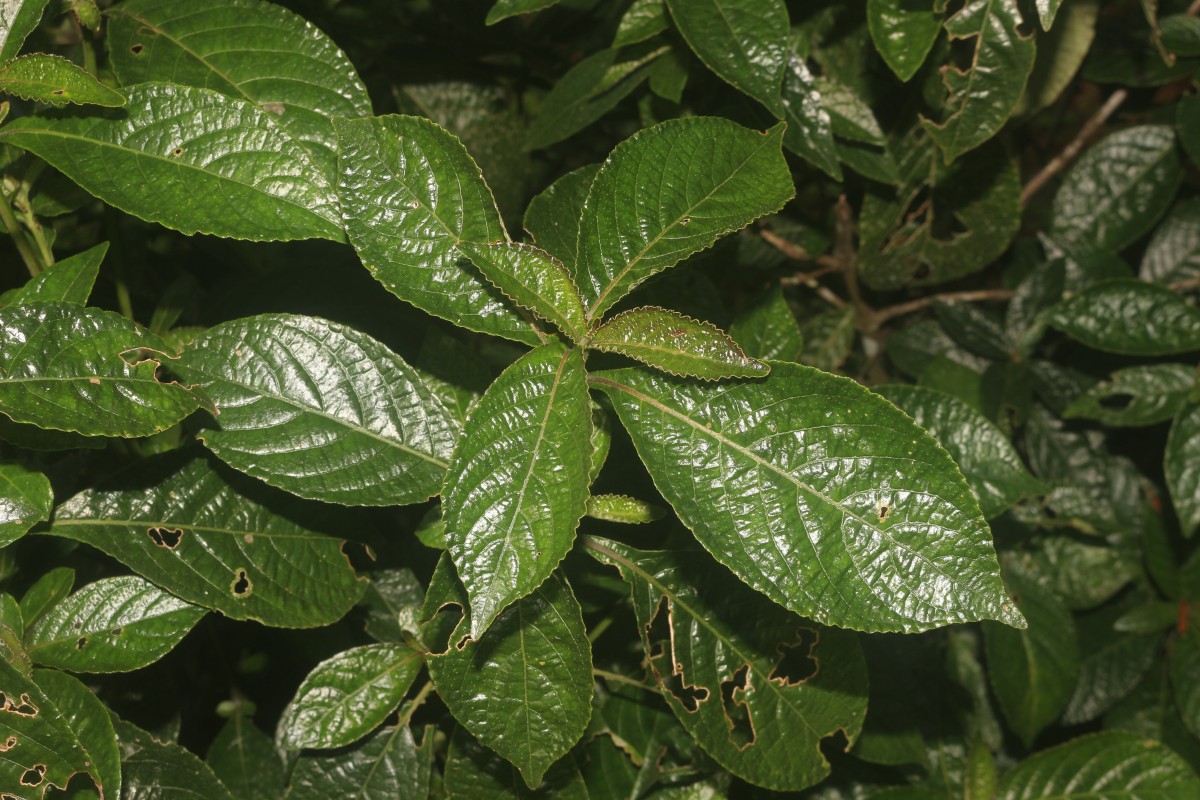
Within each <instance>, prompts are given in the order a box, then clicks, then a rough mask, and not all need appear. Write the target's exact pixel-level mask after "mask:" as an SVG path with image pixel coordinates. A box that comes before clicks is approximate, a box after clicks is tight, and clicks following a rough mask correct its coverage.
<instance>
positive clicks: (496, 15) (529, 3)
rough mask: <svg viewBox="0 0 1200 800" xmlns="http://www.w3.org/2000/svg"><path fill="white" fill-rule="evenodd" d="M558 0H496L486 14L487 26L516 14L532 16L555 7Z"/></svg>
mask: <svg viewBox="0 0 1200 800" xmlns="http://www.w3.org/2000/svg"><path fill="white" fill-rule="evenodd" d="M558 2H559V0H496V3H495V4H494V5H493V6H492V10H491V11H489V12H488V15H487V19H486V20H485V21H484V22H485V23H486V24H487V25H495V24H496V23H497V22H500V21H501V20H506V19H508V18H509V17H515V16H517V15H518V14H532V13H534V12H535V11H541V10H543V9H546V8H550V6H553V5H557V4H558Z"/></svg>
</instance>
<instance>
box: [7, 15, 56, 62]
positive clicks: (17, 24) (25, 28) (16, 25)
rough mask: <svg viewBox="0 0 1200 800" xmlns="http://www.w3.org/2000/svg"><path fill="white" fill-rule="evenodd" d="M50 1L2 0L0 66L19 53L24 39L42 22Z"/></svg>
mask: <svg viewBox="0 0 1200 800" xmlns="http://www.w3.org/2000/svg"><path fill="white" fill-rule="evenodd" d="M49 2H50V0H4V2H0V64H3V63H4V62H6V61H8V60H9V59H11V58H15V57H16V55H17V53H19V52H21V45H23V44H24V43H25V38H26V37H27V36H29V34H31V33H33V31H34V29H35V28H36V27H37V26H38V23H39V22H41V21H42V12H43V11H44V10H45V9H46V5H47V4H48V3H49Z"/></svg>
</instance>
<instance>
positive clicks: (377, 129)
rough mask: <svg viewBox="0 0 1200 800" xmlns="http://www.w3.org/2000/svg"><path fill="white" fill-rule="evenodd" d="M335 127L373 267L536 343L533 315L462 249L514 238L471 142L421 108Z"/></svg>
mask: <svg viewBox="0 0 1200 800" xmlns="http://www.w3.org/2000/svg"><path fill="white" fill-rule="evenodd" d="M334 127H335V128H336V129H337V134H338V143H339V147H340V150H339V155H338V171H339V179H338V194H339V197H340V199H341V202H342V211H343V213H344V214H345V215H346V218H347V223H346V232H347V233H348V234H349V236H350V243H351V244H353V245H354V248H355V250H357V251H358V255H359V258H361V259H362V261H363V263H364V264H365V265H366V267H367V269H369V270H370V271H371V274H372V275H374V276H375V278H376V279H377V280H378V281H379V282H380V283H382V284H383V285H384V286H385V287H387V289H388V291H390V292H392V293H393V294H394V295H396V296H397V297H399V298H400V299H401V300H406V301H407V302H410V303H412V304H413V305H415V306H416V307H417V308H420V309H422V310H424V311H428V312H429V313H430V314H433V315H434V316H438V317H441V318H443V319H448V320H450V321H451V322H453V323H455V324H456V325H461V326H463V327H465V328H469V329H470V330H474V331H480V332H482V333H491V334H495V335H497V336H504V337H507V338H510V339H515V340H517V341H521V342H526V343H528V344H536V343H537V342H538V337H537V335H536V334H535V333H534V332H533V330H532V329H531V328H530V326H529V323H528V322H526V320H525V319H523V318H522V317H521V316H520V315H519V314H518V313H517V310H516V309H515V308H513V307H512V305H511V304H509V303H508V302H507V301H505V300H504V298H503V296H502V295H501V294H500V292H499V291H497V290H496V289H495V288H493V287H492V286H491V284H489V283H487V281H485V280H483V278H482V277H481V276H480V275H479V273H478V271H477V270H476V269H475V268H474V267H472V266H471V264H470V262H469V261H468V260H467V258H466V257H465V256H464V255H463V254H462V253H461V252H460V251H459V249H458V245H459V243H460V242H480V243H487V242H495V241H500V240H503V239H506V238H507V235H506V234H505V232H504V224H503V223H502V222H501V221H500V214H499V212H498V211H497V210H496V203H495V200H493V198H492V193H491V190H490V189H488V186H487V184H486V183H484V180H483V175H482V174H481V173H480V172H479V167H478V166H476V164H475V162H474V161H473V160H472V159H471V156H470V155H468V153H467V151H466V149H465V148H464V147H463V145H462V143H461V142H459V141H458V140H457V139H456V138H454V137H453V136H452V135H450V134H449V133H447V132H446V131H445V130H443V129H442V128H439V127H438V126H437V125H435V124H434V123H432V122H429V121H428V120H424V119H421V118H419V117H401V116H388V117H376V118H374V119H364V120H337V121H336V122H335V123H334ZM401 166H403V169H401Z"/></svg>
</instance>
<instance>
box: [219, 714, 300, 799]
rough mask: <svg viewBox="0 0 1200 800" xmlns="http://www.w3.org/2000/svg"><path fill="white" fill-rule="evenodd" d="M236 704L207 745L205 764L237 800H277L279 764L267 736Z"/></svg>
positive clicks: (280, 777) (281, 775) (280, 785)
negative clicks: (231, 714)
mask: <svg viewBox="0 0 1200 800" xmlns="http://www.w3.org/2000/svg"><path fill="white" fill-rule="evenodd" d="M244 708H245V706H243V705H239V706H238V707H237V709H236V711H235V712H234V714H233V716H231V717H230V718H229V720H228V721H227V722H226V723H225V725H224V727H222V728H221V731H220V732H219V733H218V734H217V736H216V738H215V739H213V740H212V744H210V745H209V746H208V754H207V755H206V756H205V761H206V762H207V763H208V766H209V767H211V768H212V771H213V773H214V774H215V775H216V776H217V778H218V779H219V780H220V781H221V783H223V784H225V786H226V787H227V788H228V789H229V791H230V792H232V793H233V794H234V796H235V797H237V799H238V800H279V798H280V797H281V796H282V795H283V789H284V784H285V779H284V772H283V762H281V761H280V760H279V754H278V753H277V752H276V751H275V745H274V743H272V742H271V737H269V736H267V735H266V734H265V733H263V732H262V731H260V730H259V729H258V728H256V727H255V726H254V722H253V721H252V720H251V719H249V715H248V714H247V713H245V711H244V710H243V709H244Z"/></svg>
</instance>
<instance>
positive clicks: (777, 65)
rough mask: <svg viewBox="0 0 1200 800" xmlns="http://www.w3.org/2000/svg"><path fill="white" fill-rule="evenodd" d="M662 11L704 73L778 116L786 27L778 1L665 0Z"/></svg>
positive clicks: (784, 11) (780, 114) (780, 0)
mask: <svg viewBox="0 0 1200 800" xmlns="http://www.w3.org/2000/svg"><path fill="white" fill-rule="evenodd" d="M667 7H668V8H670V9H671V17H672V18H673V19H674V20H675V25H676V27H678V28H679V32H680V33H682V34H683V38H684V39H686V40H687V43H688V46H689V47H691V48H692V50H693V51H694V52H695V53H696V55H697V56H699V57H700V60H701V61H703V62H704V64H705V65H706V66H707V67H708V68H709V69H711V70H712V71H713V72H715V73H717V75H718V76H719V77H720V78H721V80H723V81H725V82H726V83H728V84H729V85H730V86H732V87H733V88H735V89H737V90H738V91H741V92H744V93H745V94H748V95H749V96H751V97H753V98H754V99H755V100H757V101H758V102H760V103H762V104H763V105H764V106H766V107H767V110H769V111H770V112H771V113H772V114H774V115H775V116H776V117H779V118H782V117H783V113H784V108H783V102H782V101H781V100H780V96H779V93H780V87H781V85H782V83H783V73H784V71H785V70H786V69H787V61H788V30H789V28H790V23H789V21H788V11H787V6H786V5H785V4H784V3H783V0H667Z"/></svg>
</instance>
